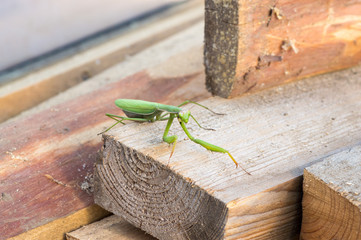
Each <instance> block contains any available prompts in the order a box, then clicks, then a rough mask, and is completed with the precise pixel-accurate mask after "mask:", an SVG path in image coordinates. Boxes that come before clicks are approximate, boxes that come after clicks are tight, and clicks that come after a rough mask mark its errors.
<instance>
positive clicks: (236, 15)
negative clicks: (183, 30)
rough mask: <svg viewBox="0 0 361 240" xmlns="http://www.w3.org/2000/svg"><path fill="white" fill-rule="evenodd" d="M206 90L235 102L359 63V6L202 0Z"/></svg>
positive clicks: (350, 0)
mask: <svg viewBox="0 0 361 240" xmlns="http://www.w3.org/2000/svg"><path fill="white" fill-rule="evenodd" d="M205 2H206V15H205V25H206V27H205V66H206V76H207V87H208V88H209V90H210V91H211V92H212V93H213V94H215V95H218V96H222V97H235V96H238V95H241V94H243V93H246V92H249V91H255V90H259V89H262V88H266V87H270V86H275V85H278V84H281V83H284V82H287V81H290V80H294V79H300V78H303V77H307V76H310V75H315V74H320V73H324V72H329V71H334V70H338V69H342V68H347V67H350V66H352V65H355V64H357V63H358V62H359V61H360V60H361V25H360V21H361V2H360V1H354V0H344V1H313V0H301V1H300V0H281V1H273V0H257V1H244V0H232V1H215V0H206V1H205Z"/></svg>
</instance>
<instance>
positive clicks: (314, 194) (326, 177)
mask: <svg viewBox="0 0 361 240" xmlns="http://www.w3.org/2000/svg"><path fill="white" fill-rule="evenodd" d="M360 161H361V146H356V147H353V148H351V149H350V150H345V151H342V152H340V153H337V154H334V155H331V156H330V157H327V158H326V159H325V160H324V161H322V162H320V163H317V164H314V165H313V166H311V167H309V168H306V169H305V173H304V183H303V189H304V196H303V202H302V205H303V220H302V230H301V237H302V239H359V238H360V232H361V194H360V193H361V177H360V172H361V164H360Z"/></svg>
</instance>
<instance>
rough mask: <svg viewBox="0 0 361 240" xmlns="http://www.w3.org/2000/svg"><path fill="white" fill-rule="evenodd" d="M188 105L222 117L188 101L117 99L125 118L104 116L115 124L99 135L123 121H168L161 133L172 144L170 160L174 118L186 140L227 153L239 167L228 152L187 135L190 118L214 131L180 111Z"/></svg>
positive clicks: (174, 142) (213, 150)
mask: <svg viewBox="0 0 361 240" xmlns="http://www.w3.org/2000/svg"><path fill="white" fill-rule="evenodd" d="M189 103H192V104H195V105H198V106H200V107H202V108H204V109H207V110H208V111H210V112H212V113H214V114H217V115H224V114H222V113H216V112H214V111H212V110H211V109H209V108H208V107H206V106H203V105H201V104H199V103H197V102H194V101H190V100H187V101H185V102H183V103H181V104H180V105H178V106H172V105H165V104H161V103H156V102H148V101H143V100H136V99H117V100H115V105H116V106H117V107H119V108H120V109H122V110H123V112H124V113H125V115H126V117H122V116H118V115H114V114H110V113H106V114H105V115H106V116H107V117H109V118H111V119H113V120H115V121H116V123H115V124H113V125H112V126H110V127H109V128H107V129H106V130H105V131H103V132H101V133H99V134H102V133H105V132H107V131H109V130H110V129H111V128H113V127H114V126H116V125H117V124H119V123H121V124H124V125H125V123H124V122H123V121H124V120H130V121H136V122H156V121H166V120H168V122H167V125H166V127H165V130H164V133H163V141H164V142H166V143H169V144H172V143H173V148H172V152H171V154H170V157H169V158H171V157H172V155H173V153H174V149H175V145H176V143H177V139H178V136H176V135H173V136H168V133H169V129H170V127H171V125H172V123H173V120H174V119H175V118H177V120H178V122H179V124H180V126H181V127H182V129H183V131H184V132H185V134H186V135H187V136H188V138H189V139H190V140H191V141H193V142H195V143H197V144H199V145H201V146H202V147H204V148H206V149H207V150H210V151H212V152H220V153H227V154H228V156H229V157H230V158H231V159H232V161H233V162H234V163H235V164H236V167H238V166H240V165H239V164H238V162H237V161H236V160H235V159H234V157H233V156H232V155H231V153H230V152H229V151H228V150H226V149H224V148H221V147H219V146H216V145H213V144H211V143H208V142H206V141H203V140H201V139H197V138H194V137H193V136H192V135H191V134H190V133H189V131H188V129H187V127H186V124H187V123H188V121H189V118H192V119H193V120H194V121H195V122H196V123H197V125H198V126H199V127H200V128H203V129H206V130H214V129H210V128H204V127H202V126H201V125H200V124H199V123H198V121H197V120H196V119H195V118H194V116H193V115H192V114H191V112H190V111H189V110H188V111H186V112H183V111H182V109H181V107H182V106H184V105H186V104H189ZM240 167H241V168H242V169H243V171H245V172H246V173H247V174H249V175H251V174H250V173H249V172H248V171H246V169H245V168H243V167H242V166H240Z"/></svg>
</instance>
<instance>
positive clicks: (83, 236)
mask: <svg viewBox="0 0 361 240" xmlns="http://www.w3.org/2000/svg"><path fill="white" fill-rule="evenodd" d="M66 239H67V240H99V239H106V240H108V239H114V240H115V239H116V240H155V238H154V237H152V236H150V235H149V234H146V233H145V232H143V231H142V230H140V229H139V228H136V227H134V226H133V225H131V224H130V223H128V222H126V221H125V220H124V219H123V218H121V217H119V216H116V215H112V216H110V217H107V218H104V219H102V220H100V221H97V222H94V223H92V224H89V225H86V226H84V227H82V228H80V229H77V230H75V231H73V232H70V233H67V234H66Z"/></svg>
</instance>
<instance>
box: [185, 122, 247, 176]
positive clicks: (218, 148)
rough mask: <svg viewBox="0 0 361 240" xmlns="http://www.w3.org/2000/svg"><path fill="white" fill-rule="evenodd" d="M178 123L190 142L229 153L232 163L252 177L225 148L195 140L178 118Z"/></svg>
mask: <svg viewBox="0 0 361 240" xmlns="http://www.w3.org/2000/svg"><path fill="white" fill-rule="evenodd" d="M178 121H179V123H180V125H181V127H182V128H183V131H184V132H185V133H186V134H187V136H188V138H189V139H190V140H192V141H193V142H195V143H197V144H199V145H201V146H202V147H204V148H206V149H208V150H210V151H212V152H220V153H227V154H228V156H229V157H230V158H231V159H232V161H233V162H234V163H235V164H236V167H238V166H240V167H241V168H242V170H243V171H245V172H246V173H247V174H249V175H251V174H250V173H249V172H248V171H247V170H246V169H245V168H243V167H242V166H241V165H239V164H238V162H237V161H236V160H235V159H234V157H233V156H232V155H231V154H230V152H229V151H227V150H226V149H224V148H221V147H218V146H216V145H213V144H211V143H208V142H206V141H203V140H200V139H196V138H194V137H193V136H192V135H191V134H190V133H189V131H188V129H187V127H186V126H185V124H184V122H183V121H182V120H181V119H180V118H179V117H178Z"/></svg>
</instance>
